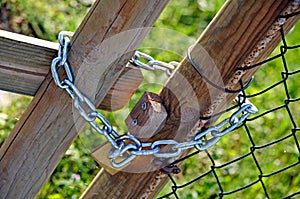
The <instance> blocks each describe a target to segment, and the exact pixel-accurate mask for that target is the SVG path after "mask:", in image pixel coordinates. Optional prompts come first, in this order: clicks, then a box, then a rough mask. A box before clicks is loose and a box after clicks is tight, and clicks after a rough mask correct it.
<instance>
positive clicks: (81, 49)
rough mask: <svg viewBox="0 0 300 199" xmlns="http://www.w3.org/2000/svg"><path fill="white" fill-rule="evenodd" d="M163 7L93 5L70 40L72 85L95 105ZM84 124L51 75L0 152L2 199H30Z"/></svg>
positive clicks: (115, 0)
mask: <svg viewBox="0 0 300 199" xmlns="http://www.w3.org/2000/svg"><path fill="white" fill-rule="evenodd" d="M167 2H168V1H160V0H147V1H135V0H101V1H100V0H98V1H96V2H95V3H94V5H93V7H92V8H91V9H90V10H89V13H88V15H87V16H86V18H85V19H84V21H83V22H82V24H81V25H80V27H79V29H78V30H77V31H76V33H75V35H74V37H73V39H72V40H71V49H70V52H69V63H70V65H71V66H72V69H73V73H74V74H75V76H76V78H75V84H76V85H77V86H78V87H79V88H80V90H81V91H82V92H83V93H85V94H86V95H87V96H88V97H89V98H90V99H91V101H92V102H93V103H94V104H96V105H99V104H100V103H101V101H102V100H103V98H104V97H105V95H106V94H107V92H108V91H109V89H110V88H111V86H112V85H113V83H114V82H115V81H116V79H117V78H118V76H119V75H120V73H121V72H122V69H123V67H124V66H125V64H126V63H127V62H128V60H129V59H130V58H131V57H132V55H133V52H134V51H135V50H136V48H137V46H139V45H140V43H141V41H142V40H143V38H144V36H145V35H146V34H147V32H148V31H149V27H151V26H152V25H153V23H154V21H155V20H156V19H157V17H158V16H159V14H160V13H161V12H162V10H163V8H164V7H165V5H166V4H167ZM83 124H84V121H83V119H82V118H81V117H80V116H79V115H78V113H77V112H76V111H75V110H74V109H73V106H72V101H71V99H70V97H69V96H68V94H67V93H66V92H65V91H63V90H61V89H59V88H58V87H57V86H56V85H55V83H54V81H53V79H52V76H51V74H50V73H48V74H47V76H46V79H45V80H44V81H43V83H42V84H41V86H40V88H39V89H38V92H37V94H36V96H35V97H34V99H33V100H32V102H31V104H30V106H29V107H28V109H27V110H26V112H25V113H24V114H23V116H22V117H21V119H20V120H19V122H18V123H17V125H16V126H15V128H14V129H13V131H12V132H11V134H10V135H9V136H8V138H7V139H6V140H5V142H4V144H3V145H2V146H1V149H0V195H1V197H2V198H14V199H21V198H34V196H35V195H36V194H37V193H38V191H39V190H40V188H41V187H42V186H43V184H44V183H45V182H46V180H47V179H48V178H49V177H50V175H51V173H52V172H53V170H54V169H55V167H56V166H57V164H58V162H59V161H60V159H61V158H62V156H63V155H64V153H65V151H66V150H67V149H68V148H69V146H70V145H71V143H72V142H73V140H74V139H75V138H76V136H77V133H78V131H80V129H81V127H82V126H83Z"/></svg>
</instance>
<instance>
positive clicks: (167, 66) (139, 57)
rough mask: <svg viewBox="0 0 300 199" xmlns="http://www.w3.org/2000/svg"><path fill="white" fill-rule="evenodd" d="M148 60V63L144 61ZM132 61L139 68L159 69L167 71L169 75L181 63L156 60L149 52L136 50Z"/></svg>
mask: <svg viewBox="0 0 300 199" xmlns="http://www.w3.org/2000/svg"><path fill="white" fill-rule="evenodd" d="M143 60H144V61H146V62H147V63H144V62H143ZM130 62H131V63H132V64H133V65H134V66H136V67H139V68H143V69H146V70H152V71H154V70H159V71H163V72H165V73H166V74H167V75H168V76H170V75H171V74H172V72H173V71H174V70H175V67H176V66H178V65H179V62H176V61H172V62H169V63H166V62H162V61H159V60H155V59H154V58H153V57H151V56H150V55H148V54H145V53H142V52H140V51H136V52H135V53H134V55H133V57H132V59H131V60H130Z"/></svg>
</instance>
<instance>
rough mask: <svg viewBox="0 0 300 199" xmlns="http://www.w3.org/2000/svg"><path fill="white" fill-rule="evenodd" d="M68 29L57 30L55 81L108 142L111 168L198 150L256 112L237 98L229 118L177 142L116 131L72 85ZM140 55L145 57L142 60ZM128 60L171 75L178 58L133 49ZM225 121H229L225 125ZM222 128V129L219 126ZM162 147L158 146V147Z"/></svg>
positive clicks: (246, 102)
mask: <svg viewBox="0 0 300 199" xmlns="http://www.w3.org/2000/svg"><path fill="white" fill-rule="evenodd" d="M72 35H73V33H71V32H66V31H63V32H62V33H60V34H59V43H60V48H59V53H58V57H56V58H54V59H53V61H52V64H51V72H52V75H53V79H54V82H55V83H56V85H57V86H58V87H60V88H62V89H64V90H66V92H67V93H68V94H69V95H70V97H71V98H72V99H73V101H74V106H75V108H76V109H77V110H78V112H79V114H80V115H81V116H82V117H83V118H84V119H85V120H86V121H87V122H89V123H90V125H91V126H92V127H93V128H94V129H95V130H96V131H97V132H98V133H100V134H102V135H104V137H105V138H106V139H107V141H108V142H109V143H110V144H111V146H112V149H111V150H110V152H109V154H108V158H109V159H110V161H111V164H112V166H113V167H115V168H120V167H123V166H125V165H127V164H128V163H130V162H131V161H132V160H134V158H135V157H136V156H147V155H148V156H149V155H153V156H155V157H158V158H170V157H178V156H180V155H181V154H182V151H183V150H186V149H191V148H193V147H195V148H196V149H198V150H206V149H207V148H209V147H211V146H213V145H214V144H215V143H217V142H218V141H219V140H220V138H221V137H222V136H223V135H225V134H227V133H229V132H231V131H232V130H234V129H235V128H236V127H238V126H239V125H240V124H241V123H243V122H244V121H245V120H246V118H247V117H248V116H249V115H250V114H254V113H256V112H257V111H258V110H257V108H256V107H255V106H254V105H253V104H251V102H249V101H247V100H243V102H241V101H239V105H240V109H238V110H237V111H236V112H234V113H233V114H232V115H231V116H230V117H229V118H227V119H225V120H223V121H222V122H220V123H219V124H217V125H215V126H213V127H210V128H208V129H206V130H205V131H203V132H201V133H199V134H197V135H196V136H195V138H194V139H193V140H191V141H186V142H178V141H176V140H156V141H154V142H141V141H140V140H139V139H138V138H137V137H135V136H133V135H129V134H125V135H121V136H120V135H119V134H118V133H117V132H116V131H115V130H114V129H113V127H112V125H111V123H110V122H109V121H108V120H107V119H106V118H105V117H104V116H103V115H102V114H100V113H99V112H98V111H97V110H96V107H95V106H94V104H93V103H92V102H91V101H90V100H89V99H88V98H87V97H86V96H85V95H84V94H83V93H82V92H81V91H80V90H79V89H78V88H77V87H76V85H75V84H74V78H73V75H72V71H71V69H70V67H69V64H68V50H69V43H70V37H71V36H72ZM141 59H143V60H146V61H147V63H146V64H145V63H143V62H142V61H141ZM131 62H132V63H133V64H134V65H136V66H137V67H141V68H145V69H147V70H162V71H165V72H166V73H167V74H168V75H171V73H172V71H173V70H174V69H175V66H176V65H178V64H179V63H178V62H170V63H165V62H161V61H158V60H154V59H153V58H152V57H151V56H150V55H147V54H145V53H142V52H138V51H137V52H136V53H135V55H134V56H133V58H132V60H131ZM60 67H61V68H63V69H64V72H65V74H66V78H62V77H60V75H59V73H58V68H60ZM226 125H229V126H227V127H225V126H226ZM222 128H224V129H223V130H221V129H222ZM163 147H164V148H165V150H162V148H163Z"/></svg>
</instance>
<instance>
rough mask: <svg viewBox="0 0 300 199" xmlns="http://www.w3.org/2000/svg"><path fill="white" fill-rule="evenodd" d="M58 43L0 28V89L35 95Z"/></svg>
mask: <svg viewBox="0 0 300 199" xmlns="http://www.w3.org/2000/svg"><path fill="white" fill-rule="evenodd" d="M57 49H58V44H56V43H53V42H48V41H45V40H41V39H36V38H32V37H28V36H23V35H20V34H15V33H11V32H7V31H3V30H0V89H1V90H6V91H10V92H15V93H21V94H25V95H31V96H33V95H35V93H36V91H37V90H38V88H39V87H40V85H41V83H42V81H43V80H44V79H45V77H46V75H47V73H48V72H49V69H50V65H51V61H52V59H53V58H54V57H55V56H57Z"/></svg>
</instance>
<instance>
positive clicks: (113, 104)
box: [98, 62, 144, 111]
mask: <svg viewBox="0 0 300 199" xmlns="http://www.w3.org/2000/svg"><path fill="white" fill-rule="evenodd" d="M143 80H144V76H143V74H142V72H141V69H139V68H137V67H135V66H132V64H131V63H130V62H129V63H128V64H127V66H126V67H125V68H124V70H123V71H122V73H121V75H120V76H119V78H118V80H117V81H116V82H115V83H114V85H113V86H112V87H111V88H110V90H109V92H108V93H107V95H106V96H105V97H104V99H103V101H102V102H101V104H100V106H98V108H99V109H101V110H106V111H116V110H119V109H121V108H123V107H124V106H125V105H126V104H128V102H129V101H130V99H131V97H132V95H133V94H134V93H135V91H136V90H137V89H138V87H139V86H140V85H141V83H142V82H143Z"/></svg>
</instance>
